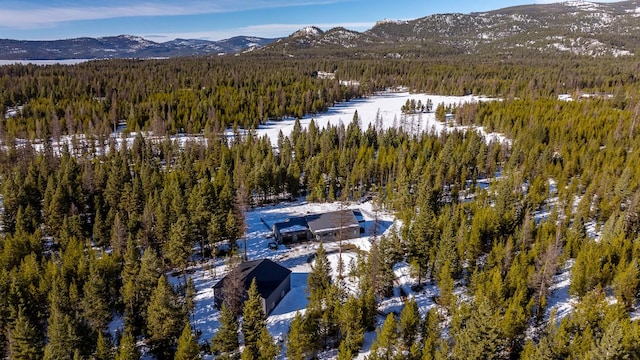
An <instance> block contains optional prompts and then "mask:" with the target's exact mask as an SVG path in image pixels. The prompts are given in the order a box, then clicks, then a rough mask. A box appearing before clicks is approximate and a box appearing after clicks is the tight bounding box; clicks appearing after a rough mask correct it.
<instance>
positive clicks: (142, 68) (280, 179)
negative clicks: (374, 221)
mask: <svg viewBox="0 0 640 360" xmlns="http://www.w3.org/2000/svg"><path fill="white" fill-rule="evenodd" d="M318 71H323V72H332V73H335V78H333V79H331V78H320V77H318V76H317V73H318ZM637 73H638V64H637V62H636V61H635V58H625V59H622V58H597V59H594V58H587V57H578V56H575V57H574V56H558V57H556V58H554V59H553V60H552V59H544V58H539V57H522V58H515V57H508V58H504V59H495V58H473V57H470V56H465V55H460V56H456V57H455V58H453V59H452V58H451V57H444V56H434V57H430V58H413V59H382V58H380V59H376V58H371V59H353V58H347V57H345V58H343V57H340V56H335V57H325V58H315V57H311V56H310V57H309V58H308V59H306V58H298V59H293V58H288V57H287V58H285V57H284V56H279V55H277V54H271V55H269V56H267V55H243V56H235V57H216V58H178V59H169V60H143V61H142V60H109V61H90V62H86V63H82V64H78V65H74V66H60V65H55V66H35V65H8V66H1V67H0V104H1V105H0V108H1V109H2V110H3V111H2V114H5V113H7V112H9V111H10V110H11V109H18V108H19V109H20V110H19V111H17V113H16V115H15V116H6V118H5V119H4V120H3V121H2V122H0V141H1V143H2V148H1V150H0V185H1V194H2V205H3V211H2V214H1V220H2V230H3V231H2V235H1V238H0V293H2V294H3V295H2V296H0V329H1V331H0V357H3V358H4V357H7V358H10V359H41V358H45V359H101V360H105V359H119V360H120V359H139V358H140V356H141V344H144V347H145V349H149V352H150V353H152V354H154V355H155V356H156V358H158V359H171V358H175V359H193V358H197V357H198V356H204V355H206V356H211V354H213V356H215V357H216V358H223V359H229V358H242V359H274V358H276V357H278V356H281V357H282V356H286V357H287V358H289V359H307V358H311V357H314V356H318V354H320V353H321V352H323V351H325V350H327V349H334V350H335V349H337V352H335V354H337V355H336V356H337V358H338V359H352V358H354V357H355V356H356V355H357V354H358V352H359V350H360V348H361V346H362V344H363V341H364V334H365V333H366V332H370V331H374V330H375V331H376V333H377V336H376V339H375V341H374V343H373V345H372V346H371V352H370V354H369V356H368V358H369V359H372V360H373V359H396V358H397V359H445V358H453V359H470V358H473V359H518V358H523V359H564V358H571V359H620V358H636V357H637V356H638V354H639V353H640V326H639V324H638V321H637V320H636V318H637V317H638V316H637V312H638V311H639V306H638V296H639V293H638V292H639V290H640V265H639V262H640V241H639V240H638V230H639V229H640V181H639V179H640V155H639V154H640V152H638V149H637V148H636V146H638V145H637V144H640V135H639V134H638V130H637V127H640V124H637V122H638V116H640V112H639V111H640V102H639V99H640V79H638V78H637ZM342 80H346V81H348V82H345V81H342ZM394 87H408V88H409V89H411V91H415V92H422V93H431V94H441V95H466V94H476V95H487V96H492V97H497V98H500V100H499V101H491V102H479V103H475V104H465V105H461V106H459V107H455V108H452V109H450V110H451V112H452V113H453V117H454V119H453V121H454V123H455V124H457V125H461V126H470V125H475V126H483V127H484V129H486V130H488V131H494V132H498V133H501V134H504V135H505V136H506V138H507V139H509V141H505V142H501V143H500V142H488V141H486V139H485V138H483V137H482V136H481V134H480V133H477V132H474V131H462V130H460V131H458V130H456V131H451V132H442V133H432V132H430V131H428V130H425V131H423V132H422V133H420V134H413V133H409V132H407V131H405V130H403V129H400V128H391V129H381V128H378V127H376V126H375V125H370V126H368V127H366V128H361V127H360V125H359V121H358V115H357V114H354V118H353V120H352V121H350V122H348V123H346V124H344V125H342V124H340V125H335V126H330V127H328V128H319V127H318V126H316V125H314V124H313V122H312V123H311V125H310V126H309V127H302V126H299V123H298V124H297V125H298V126H296V127H295V128H294V130H293V132H292V133H291V134H290V135H289V136H284V135H282V136H281V137H280V138H279V139H278V141H277V143H275V144H274V143H271V142H270V140H269V139H268V138H267V137H258V136H255V134H254V132H252V129H255V128H256V127H257V126H258V125H259V124H262V123H264V122H266V121H267V120H279V119H283V118H288V117H294V118H300V117H302V116H304V115H307V114H316V113H320V112H323V111H326V110H327V109H329V107H331V106H332V105H334V104H336V103H338V102H346V101H350V100H351V99H355V98H359V97H364V96H370V95H373V94H374V93H375V92H378V91H383V90H385V89H388V88H394ZM565 93H569V94H572V95H573V98H574V99H575V100H574V101H564V100H559V99H558V95H560V94H565ZM584 94H588V95H589V96H580V95H584ZM434 105H437V104H434ZM434 110H435V109H434ZM119 125H124V126H126V128H125V130H124V132H123V133H122V134H126V133H128V132H136V134H137V135H136V136H135V139H134V141H133V144H132V145H131V146H127V145H126V143H122V144H124V145H120V146H116V142H115V141H114V139H113V137H110V136H109V135H110V134H112V132H114V129H115V128H117V127H118V126H119ZM226 130H231V132H232V133H233V134H234V135H232V136H228V135H227V133H226V132H225V131H226ZM240 130H244V131H240ZM175 134H197V135H198V136H200V137H201V138H202V139H203V141H195V140H194V141H189V142H187V143H186V144H181V143H178V142H176V141H172V140H171V138H170V137H169V136H168V135H175ZM63 136H72V137H73V138H75V139H84V140H87V141H88V142H89V143H90V144H91V149H89V150H88V149H87V148H86V147H87V146H88V145H86V144H87V142H82V143H81V142H79V141H74V142H72V143H71V144H69V145H66V146H63V147H62V148H60V149H59V148H55V147H54V144H55V143H57V142H59V141H60V138H61V137H63ZM35 144H41V145H43V146H42V147H41V149H42V150H41V151H40V150H36V148H35ZM79 147H82V151H79V149H78V148H79ZM39 149H40V148H39ZM487 178H497V180H496V181H494V182H492V185H491V186H490V187H489V188H483V187H480V186H478V182H479V181H480V180H482V179H487ZM551 184H554V186H553V187H552V186H551ZM366 194H373V201H375V202H376V203H377V204H378V205H379V206H380V207H381V208H384V209H385V210H387V211H390V212H392V213H393V214H395V216H396V217H397V218H398V219H400V220H401V222H402V224H403V226H402V227H401V228H399V229H396V230H397V231H394V232H393V233H392V234H390V235H388V236H387V235H385V236H375V241H374V242H373V244H372V249H371V251H370V252H368V253H363V254H361V256H360V257H359V260H358V263H357V265H356V266H355V267H354V268H353V269H352V270H351V274H350V275H349V276H351V277H354V278H357V283H358V284H359V286H358V288H357V289H355V290H353V289H350V290H348V289H347V288H346V287H345V286H344V283H343V281H342V280H343V279H342V278H343V275H342V274H332V271H331V267H330V266H329V264H328V261H327V259H326V253H325V251H324V249H323V247H322V246H320V247H319V249H318V253H317V255H316V256H315V260H314V262H313V265H312V271H311V273H310V274H309V281H308V298H309V304H308V307H307V310H306V312H304V313H301V314H298V315H297V316H296V318H295V319H294V320H293V321H292V322H291V327H290V331H289V334H288V336H287V338H286V339H285V340H284V341H283V343H284V344H280V343H277V342H274V339H272V338H271V336H270V334H269V332H268V331H267V330H266V328H265V325H264V320H265V314H263V313H261V311H262V310H261V307H260V305H259V303H258V302H259V300H258V299H257V290H256V289H255V288H252V289H250V290H249V293H248V300H247V301H246V303H245V306H244V308H238V307H237V306H235V307H234V306H232V305H233V304H226V303H225V305H223V307H222V310H221V316H220V323H221V326H220V328H219V330H218V332H217V334H216V336H214V337H213V338H212V339H204V338H198V334H197V333H195V332H194V331H193V330H192V327H191V326H190V325H191V324H190V316H191V314H192V312H193V308H194V301H195V300H194V297H195V293H194V291H195V289H194V285H193V282H192V281H191V280H190V278H189V277H188V276H187V275H188V268H189V266H190V265H191V261H192V259H193V249H194V248H196V249H200V252H201V254H198V256H199V257H200V259H205V260H206V259H209V258H211V257H213V256H227V257H228V258H229V259H230V260H228V261H229V263H230V265H233V263H234V262H235V261H237V260H233V259H232V258H234V257H236V255H240V254H236V255H234V251H233V246H232V247H231V250H232V251H231V254H219V253H218V252H217V251H216V248H217V247H218V245H220V244H223V243H226V244H234V243H235V242H236V241H238V240H240V239H242V237H243V234H244V228H245V218H244V216H245V211H246V210H247V209H249V208H252V207H257V206H262V205H264V204H268V203H274V202H279V201H283V200H284V199H291V198H299V197H304V198H306V200H307V201H310V202H332V201H354V200H356V199H360V198H362V197H363V196H365V195H366ZM552 198H553V199H555V200H554V201H555V202H553V204H555V205H554V206H551V205H550V204H551V203H552V202H551V200H552ZM542 208H546V209H549V210H550V215H549V216H548V217H547V218H544V219H542V220H540V219H539V218H535V216H534V214H535V213H536V212H537V211H539V210H540V209H542ZM587 224H593V226H594V227H595V229H596V232H597V233H598V234H599V235H598V236H597V237H595V238H594V237H593V236H590V235H589V233H588V231H587ZM402 261H406V262H407V263H409V264H411V268H412V270H413V271H412V272H413V274H412V276H413V278H414V282H415V284H414V287H415V288H416V289H417V290H418V291H419V289H420V288H421V287H422V286H425V285H426V284H429V283H431V284H436V285H437V287H438V289H439V294H438V296H437V297H436V303H437V306H435V307H434V308H432V309H431V310H430V311H428V312H426V313H425V312H424V311H421V309H419V308H418V306H417V304H416V303H415V302H414V301H412V300H408V301H407V302H406V304H405V305H404V308H403V310H402V312H401V313H399V314H393V313H391V314H389V315H388V316H386V318H385V319H379V318H380V315H379V314H378V309H377V304H378V303H379V302H380V301H381V300H382V299H384V298H385V297H388V296H389V295H390V293H391V292H392V291H391V289H392V288H393V286H394V284H393V271H392V269H393V266H394V265H395V264H396V263H398V262H402ZM566 264H571V270H570V274H571V285H570V289H569V291H570V294H571V295H572V296H574V297H575V301H576V304H575V306H574V309H573V311H572V312H571V313H570V314H569V315H566V316H564V317H562V318H561V319H556V314H554V313H553V312H552V313H551V314H550V315H549V314H547V309H548V297H549V295H550V292H551V289H550V287H551V284H552V278H553V276H554V275H555V274H556V272H557V271H559V270H560V269H561V268H563V267H564V266H565V265H566ZM168 274H178V276H179V277H181V278H182V279H183V280H182V281H181V283H180V285H178V286H174V285H172V284H171V283H169V282H168V280H167V276H168ZM116 316H121V317H123V318H124V331H123V332H122V333H118V334H117V336H115V337H112V336H111V335H110V334H109V332H108V331H107V328H108V325H109V323H110V322H111V320H112V319H113V318H114V317H116ZM378 325H380V326H378ZM376 327H378V328H377V329H376ZM240 329H241V330H240ZM281 345H285V347H284V348H285V350H284V351H283V353H282V354H281V353H280V352H281V350H282V349H281V348H280V346H281Z"/></svg>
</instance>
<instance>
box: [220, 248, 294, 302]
mask: <svg viewBox="0 0 640 360" xmlns="http://www.w3.org/2000/svg"><path fill="white" fill-rule="evenodd" d="M238 266H239V270H240V281H241V282H242V284H244V300H246V299H247V291H248V290H249V287H250V286H251V282H252V281H253V279H256V284H257V285H258V293H259V294H260V301H261V303H262V311H264V313H265V314H266V315H269V313H271V311H273V309H275V307H276V306H277V305H278V303H280V300H282V298H284V296H285V295H286V294H287V293H288V292H289V290H291V270H289V269H287V268H286V267H284V266H282V265H280V264H278V263H275V262H273V261H271V260H269V259H261V260H253V261H246V262H243V263H242V264H240V265H238ZM227 276H228V275H227ZM226 278H227V277H226V276H225V277H224V278H222V279H221V280H220V281H218V282H217V283H216V284H215V285H213V299H214V305H215V306H216V308H218V309H220V307H221V306H222V302H223V301H224V292H223V288H224V281H225V279H226Z"/></svg>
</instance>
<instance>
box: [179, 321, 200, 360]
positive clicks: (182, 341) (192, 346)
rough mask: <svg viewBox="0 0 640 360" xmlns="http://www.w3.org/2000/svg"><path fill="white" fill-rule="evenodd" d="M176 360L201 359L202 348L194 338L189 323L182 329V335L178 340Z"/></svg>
mask: <svg viewBox="0 0 640 360" xmlns="http://www.w3.org/2000/svg"><path fill="white" fill-rule="evenodd" d="M174 359H175V360H195V359H200V348H199V346H198V339H197V338H196V337H195V336H193V331H192V330H191V325H190V324H189V322H188V321H187V322H186V323H185V324H184V329H182V335H180V338H179V339H178V349H177V350H176V354H175V357H174Z"/></svg>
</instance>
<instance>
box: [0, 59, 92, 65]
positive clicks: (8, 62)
mask: <svg viewBox="0 0 640 360" xmlns="http://www.w3.org/2000/svg"><path fill="white" fill-rule="evenodd" d="M87 61H90V60H89V59H67V60H0V66H2V65H14V64H20V65H27V64H33V65H56V64H60V65H76V64H80V63H83V62H87Z"/></svg>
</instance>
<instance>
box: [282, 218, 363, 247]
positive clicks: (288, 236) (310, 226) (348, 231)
mask: <svg viewBox="0 0 640 360" xmlns="http://www.w3.org/2000/svg"><path fill="white" fill-rule="evenodd" d="M357 216H360V219H359V218H358V217H357ZM272 229H273V235H274V237H275V240H276V242H277V243H279V244H289V243H294V242H300V241H308V240H311V239H314V238H315V239H316V240H318V241H336V240H340V239H342V240H347V239H355V238H357V237H358V236H360V233H361V232H363V230H364V218H362V213H361V212H360V211H359V210H339V211H332V212H327V213H322V214H310V215H306V216H304V217H302V216H301V217H293V218H289V219H287V220H285V221H283V222H279V223H275V224H273V227H272Z"/></svg>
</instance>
